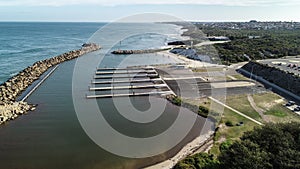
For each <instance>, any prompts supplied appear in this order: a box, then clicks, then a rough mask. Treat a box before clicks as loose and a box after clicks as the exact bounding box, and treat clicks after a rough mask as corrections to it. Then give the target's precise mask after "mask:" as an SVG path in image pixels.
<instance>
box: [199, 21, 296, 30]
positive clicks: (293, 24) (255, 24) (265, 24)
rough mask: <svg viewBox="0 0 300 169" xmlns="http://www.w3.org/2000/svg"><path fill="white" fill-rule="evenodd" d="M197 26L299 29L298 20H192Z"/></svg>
mask: <svg viewBox="0 0 300 169" xmlns="http://www.w3.org/2000/svg"><path fill="white" fill-rule="evenodd" d="M193 23H194V24H196V25H198V26H203V27H211V28H219V29H232V30H295V29H300V22H293V21H291V22H259V21H256V20H251V21H249V22H193Z"/></svg>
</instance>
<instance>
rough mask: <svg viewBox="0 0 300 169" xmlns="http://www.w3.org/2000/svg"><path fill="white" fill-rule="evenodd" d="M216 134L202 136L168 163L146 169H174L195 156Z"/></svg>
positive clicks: (167, 161) (164, 162)
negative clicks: (188, 157) (187, 158)
mask: <svg viewBox="0 0 300 169" xmlns="http://www.w3.org/2000/svg"><path fill="white" fill-rule="evenodd" d="M213 134H214V132H210V133H207V134H204V135H200V136H199V137H197V138H195V139H194V140H193V141H191V142H190V143H188V144H187V145H186V146H184V147H183V148H182V149H181V150H180V151H179V152H178V153H177V154H176V155H175V156H174V157H172V158H169V159H168V160H166V161H163V162H161V163H158V164H155V165H152V166H149V167H146V168H145V169H171V168H173V167H174V166H175V165H176V164H177V163H178V162H179V161H180V160H182V159H184V158H186V157H187V156H189V155H193V154H194V153H195V152H197V150H198V149H200V148H201V147H202V146H203V145H204V144H205V143H206V142H207V141H208V140H210V138H212V137H213Z"/></svg>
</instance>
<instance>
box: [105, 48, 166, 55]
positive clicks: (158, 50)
mask: <svg viewBox="0 0 300 169" xmlns="http://www.w3.org/2000/svg"><path fill="white" fill-rule="evenodd" d="M170 49H171V48H164V49H144V50H115V51H112V52H111V53H112V54H115V55H132V54H145V53H156V52H162V51H165V50H170Z"/></svg>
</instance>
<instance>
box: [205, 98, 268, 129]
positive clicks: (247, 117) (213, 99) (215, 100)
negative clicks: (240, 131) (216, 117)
mask: <svg viewBox="0 0 300 169" xmlns="http://www.w3.org/2000/svg"><path fill="white" fill-rule="evenodd" d="M208 98H209V99H211V100H212V101H214V102H216V103H218V104H220V105H222V106H224V107H226V108H227V109H229V110H231V111H233V112H235V113H237V114H239V115H241V116H243V117H245V118H246V119H248V120H250V121H252V122H254V123H256V124H258V125H263V124H262V123H261V122H259V121H257V120H255V119H253V118H251V117H249V116H247V115H245V114H243V113H242V112H240V111H237V110H235V109H234V108H232V107H229V106H228V105H226V104H224V103H222V102H220V101H219V100H217V99H215V98H212V97H208Z"/></svg>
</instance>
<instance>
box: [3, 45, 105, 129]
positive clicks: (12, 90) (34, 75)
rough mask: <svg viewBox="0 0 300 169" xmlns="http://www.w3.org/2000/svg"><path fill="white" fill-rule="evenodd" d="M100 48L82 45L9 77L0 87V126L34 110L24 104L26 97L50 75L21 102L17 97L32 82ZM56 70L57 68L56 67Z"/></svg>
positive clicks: (36, 63) (30, 105) (33, 107)
mask: <svg viewBox="0 0 300 169" xmlns="http://www.w3.org/2000/svg"><path fill="white" fill-rule="evenodd" d="M100 48H101V47H100V46H99V45H97V44H93V43H90V44H83V45H82V48H80V49H77V50H72V51H70V52H67V53H64V54H61V55H58V56H55V57H52V58H49V59H45V60H42V61H38V62H35V63H34V64H33V65H32V66H28V67H27V68H25V69H24V70H22V71H20V72H19V73H18V74H17V75H15V76H13V77H11V78H10V79H8V80H7V81H6V82H4V83H3V84H1V85H0V125H1V124H4V123H5V122H7V121H10V120H14V119H16V118H17V117H18V116H20V115H23V114H26V113H27V112H28V111H33V110H35V106H34V105H32V104H28V103H27V102H25V100H26V99H27V97H28V96H29V95H30V94H31V93H32V91H34V90H35V89H37V88H38V87H39V85H41V84H42V83H43V82H44V80H46V78H47V77H49V76H50V74H51V73H53V71H54V70H55V68H54V69H53V71H50V74H48V75H46V76H45V77H44V79H42V80H41V82H39V83H38V84H37V86H35V87H33V88H32V89H31V91H30V92H29V93H28V94H27V95H25V96H24V98H23V99H21V101H19V100H18V97H20V96H22V94H23V92H24V91H26V90H27V89H28V88H29V87H30V86H32V85H33V83H34V82H36V81H37V80H39V78H40V77H41V76H43V75H44V74H45V73H46V72H47V71H48V70H49V69H50V68H52V67H54V66H58V65H59V64H60V63H63V62H65V61H69V60H73V59H75V58H78V57H80V56H82V55H85V54H87V53H90V52H93V51H97V50H99V49H100ZM56 68H57V67H56Z"/></svg>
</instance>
